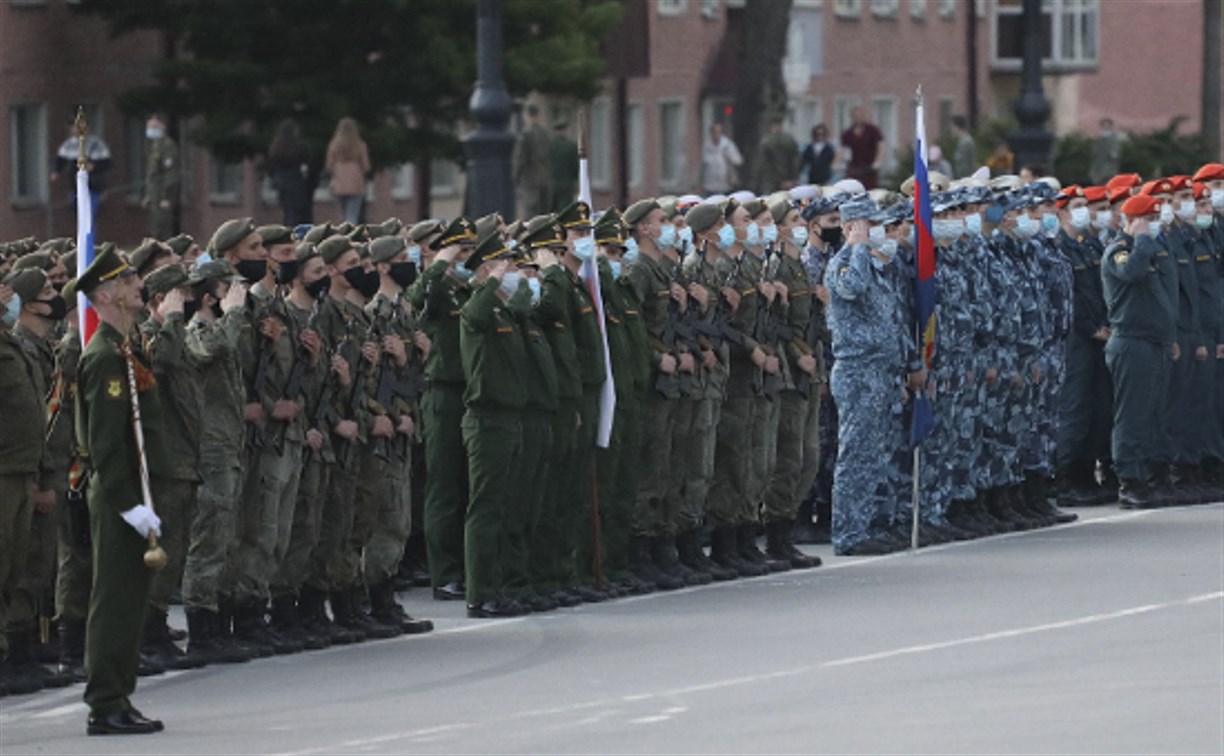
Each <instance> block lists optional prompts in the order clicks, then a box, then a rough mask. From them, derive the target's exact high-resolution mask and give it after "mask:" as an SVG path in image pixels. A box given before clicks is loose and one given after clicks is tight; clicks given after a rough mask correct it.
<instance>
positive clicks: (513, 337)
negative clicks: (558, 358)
mask: <svg viewBox="0 0 1224 756" xmlns="http://www.w3.org/2000/svg"><path fill="white" fill-rule="evenodd" d="M487 241H488V242H489V243H488V244H487V246H486V248H485V249H484V250H483V254H481V253H482V249H481V248H479V247H478V249H477V252H476V253H474V255H473V257H472V258H471V259H469V260H468V265H469V267H475V266H478V265H479V262H480V259H481V258H482V257H484V258H496V257H499V256H504V255H507V254H509V250H508V249H506V248H505V247H504V246H502V245H500V243H498V242H499V240H498V239H497V238H496V237H492V238H490V239H489V240H487ZM498 247H500V248H498ZM500 288H501V282H500V281H499V280H497V279H493V278H490V279H488V280H486V281H484V282H483V283H482V284H480V285H479V286H478V287H476V289H475V291H473V293H472V297H471V299H469V300H468V301H467V303H466V304H464V305H463V308H462V311H461V313H460V320H461V325H462V328H461V331H460V351H461V353H462V356H463V371H464V375H465V376H466V379H467V382H466V387H465V390H464V395H463V401H464V405H465V407H466V408H467V409H466V412H465V413H464V415H463V423H462V427H463V444H464V448H465V449H466V450H467V460H468V480H469V482H470V491H469V498H468V508H467V516H466V518H465V520H464V568H465V575H466V579H467V582H466V588H467V603H468V608H469V612H475V613H478V614H479V615H480V616H484V614H485V613H492V614H497V613H502V609H501V608H500V607H499V606H498V605H497V602H498V601H499V600H500V599H501V598H503V597H502V596H501V589H502V571H501V560H500V557H499V551H500V547H501V541H502V527H503V522H504V518H505V512H506V507H507V506H508V504H509V499H510V492H509V486H510V485H511V484H512V482H513V481H514V480H515V477H516V475H517V474H518V464H519V460H520V459H521V456H522V445H523V437H522V425H521V423H520V418H521V416H522V412H523V409H524V407H526V405H527V387H526V378H527V374H528V364H527V352H526V346H525V344H524V342H523V333H522V329H521V328H520V327H519V324H518V322H517V321H516V320H515V318H514V316H513V314H512V313H511V312H510V311H509V310H508V309H507V308H506V306H505V304H504V302H503V299H502V297H501V296H499V293H498V292H499V290H500Z"/></svg>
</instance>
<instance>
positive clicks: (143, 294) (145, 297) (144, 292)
mask: <svg viewBox="0 0 1224 756" xmlns="http://www.w3.org/2000/svg"><path fill="white" fill-rule="evenodd" d="M152 298H153V297H152V295H151V294H149V290H148V289H141V290H140V301H141V302H143V303H144V304H148V303H149V300H150V299H152Z"/></svg>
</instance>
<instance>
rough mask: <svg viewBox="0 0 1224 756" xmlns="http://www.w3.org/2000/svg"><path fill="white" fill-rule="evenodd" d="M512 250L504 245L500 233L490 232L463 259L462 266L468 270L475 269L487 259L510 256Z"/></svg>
mask: <svg viewBox="0 0 1224 756" xmlns="http://www.w3.org/2000/svg"><path fill="white" fill-rule="evenodd" d="M513 255H514V250H512V249H510V248H509V247H508V246H506V242H505V241H503V240H502V238H501V235H500V234H492V235H490V236H489V237H487V238H486V239H484V240H483V241H481V242H480V243H479V244H477V245H476V249H475V250H473V251H472V254H471V255H470V256H469V257H468V259H467V260H464V262H463V266H464V267H465V268H467V269H468V270H476V269H477V268H479V267H480V264H481V263H483V262H487V261H489V260H498V259H500V258H503V257H512V256H513Z"/></svg>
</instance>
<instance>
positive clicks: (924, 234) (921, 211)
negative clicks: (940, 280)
mask: <svg viewBox="0 0 1224 756" xmlns="http://www.w3.org/2000/svg"><path fill="white" fill-rule="evenodd" d="M915 123H916V124H917V128H916V131H917V145H916V146H915V148H914V239H915V244H916V246H917V249H916V250H915V253H916V254H915V256H914V262H915V265H914V305H915V307H914V335H915V342H916V343H917V345H918V350H919V354H920V356H921V359H922V366H923V368H924V369H926V370H930V369H931V364H932V362H933V361H934V358H935V238H934V237H933V236H932V235H931V189H930V186H931V185H930V182H929V181H928V179H927V140H926V124H925V123H924V121H923V108H922V96H921V94H919V97H918V113H917V120H916V121H915ZM934 428H935V413H934V409H933V408H932V407H931V398H930V397H929V396H927V395H926V392H925V391H920V392H918V394H917V396H916V397H915V398H914V408H913V414H912V417H911V423H910V443H911V444H912V445H914V446H917V445H919V444H921V443H922V440H923V439H925V438H926V437H927V436H928V435H930V433H931V431H932V430H933V429H934Z"/></svg>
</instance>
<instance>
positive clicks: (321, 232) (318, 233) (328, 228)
mask: <svg viewBox="0 0 1224 756" xmlns="http://www.w3.org/2000/svg"><path fill="white" fill-rule="evenodd" d="M334 233H336V229H335V228H334V227H333V226H332V224H330V223H323V224H320V225H318V226H315V227H314V228H312V229H310V230H309V231H307V232H306V235H305V236H303V237H302V241H308V242H310V243H311V244H318V243H319V242H321V241H323V240H324V239H326V238H328V237H329V236H331V235H333V234H334Z"/></svg>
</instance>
